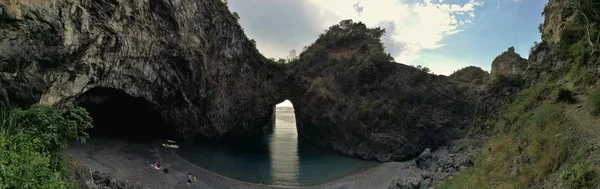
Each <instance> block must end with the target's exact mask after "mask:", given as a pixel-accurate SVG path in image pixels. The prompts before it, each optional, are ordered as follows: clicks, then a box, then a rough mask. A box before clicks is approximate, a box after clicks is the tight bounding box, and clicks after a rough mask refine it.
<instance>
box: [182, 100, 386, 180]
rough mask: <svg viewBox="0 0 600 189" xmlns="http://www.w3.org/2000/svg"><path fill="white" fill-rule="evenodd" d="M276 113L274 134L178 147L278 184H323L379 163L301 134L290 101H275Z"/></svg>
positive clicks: (215, 168)
mask: <svg viewBox="0 0 600 189" xmlns="http://www.w3.org/2000/svg"><path fill="white" fill-rule="evenodd" d="M276 117H277V118H276V121H275V128H274V130H273V134H271V135H268V136H265V137H264V138H260V139H253V140H248V141H236V142H198V143H188V144H181V148H180V150H178V152H177V153H178V154H179V155H180V156H181V157H183V158H184V159H186V160H188V161H190V162H191V163H194V164H196V165H198V166H200V167H202V168H204V169H207V170H209V171H212V172H215V173H217V174H220V175H223V176H226V177H229V178H233V179H236V180H241V181H246V182H252V183H262V184H269V185H279V186H314V185H319V184H323V183H327V182H329V181H333V180H337V179H340V178H343V177H344V176H347V175H351V174H355V173H358V172H361V171H364V170H367V169H369V168H371V167H374V166H376V165H378V163H377V162H373V161H364V160H361V159H358V158H353V157H348V156H345V155H342V154H338V153H335V152H333V151H331V150H328V149H324V148H321V147H318V146H315V145H313V144H310V143H308V142H307V141H305V140H303V139H301V138H299V137H298V133H297V132H296V122H295V117H294V110H293V108H291V107H277V111H276Z"/></svg>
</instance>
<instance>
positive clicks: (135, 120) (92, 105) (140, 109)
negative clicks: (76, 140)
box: [75, 87, 176, 141]
mask: <svg viewBox="0 0 600 189" xmlns="http://www.w3.org/2000/svg"><path fill="white" fill-rule="evenodd" d="M75 104H76V105H78V106H81V107H83V108H85V109H86V110H87V111H88V112H89V114H90V116H91V117H92V120H93V125H94V128H92V129H90V130H89V131H88V133H89V134H90V137H92V138H93V137H109V138H121V139H128V140H143V141H147V140H156V139H161V138H169V137H171V138H173V137H176V134H175V132H174V129H173V127H169V126H168V124H167V123H166V122H165V121H164V120H163V119H161V117H162V116H161V115H160V113H159V112H158V111H157V110H156V107H155V106H154V105H152V104H151V103H150V102H148V101H146V100H145V99H143V98H137V97H132V96H130V95H128V94H127V93H125V92H123V91H120V90H115V89H111V88H100V87H97V88H93V89H91V90H89V91H87V92H85V93H84V94H82V95H80V96H79V97H78V98H77V99H76V100H75Z"/></svg>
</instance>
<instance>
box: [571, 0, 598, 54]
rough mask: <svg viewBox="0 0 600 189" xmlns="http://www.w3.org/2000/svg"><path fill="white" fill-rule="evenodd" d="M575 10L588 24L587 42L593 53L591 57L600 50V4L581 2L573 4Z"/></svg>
mask: <svg viewBox="0 0 600 189" xmlns="http://www.w3.org/2000/svg"><path fill="white" fill-rule="evenodd" d="M572 6H573V7H574V8H575V10H576V11H577V13H579V14H580V15H581V16H582V17H583V18H584V20H585V22H586V26H585V27H586V34H585V35H586V36H585V38H586V40H587V42H588V45H590V47H591V49H592V51H591V52H590V54H591V55H593V54H594V53H596V52H598V51H599V50H600V49H599V47H600V29H599V27H600V26H599V24H600V2H598V1H597V0H580V1H575V2H573V4H572Z"/></svg>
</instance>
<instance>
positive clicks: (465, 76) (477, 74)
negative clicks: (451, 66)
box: [448, 66, 490, 85]
mask: <svg viewBox="0 0 600 189" xmlns="http://www.w3.org/2000/svg"><path fill="white" fill-rule="evenodd" d="M489 75H490V74H489V73H488V72H486V71H483V70H482V69H481V68H479V67H475V66H468V67H465V68H462V69H460V70H457V71H455V72H454V73H452V74H450V76H448V77H449V78H450V79H452V80H454V81H459V82H464V83H470V84H475V85H482V84H485V83H486V82H487V80H488V79H489Z"/></svg>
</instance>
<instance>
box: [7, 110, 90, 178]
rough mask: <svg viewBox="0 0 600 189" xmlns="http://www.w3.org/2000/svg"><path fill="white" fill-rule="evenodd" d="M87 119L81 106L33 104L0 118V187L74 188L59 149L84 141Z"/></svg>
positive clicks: (88, 117) (88, 125)
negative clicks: (71, 141)
mask: <svg viewBox="0 0 600 189" xmlns="http://www.w3.org/2000/svg"><path fill="white" fill-rule="evenodd" d="M90 127H91V118H90V116H89V115H88V113H87V112H86V111H85V110H84V109H83V108H75V107H68V108H64V109H61V108H55V107H50V106H42V105H36V106H33V107H31V108H29V109H26V110H21V109H15V110H10V111H4V112H3V113H2V117H1V118H0V167H1V168H0V188H76V185H75V184H74V182H72V181H71V179H70V178H69V176H68V173H67V169H66V167H65V159H64V157H63V156H62V155H61V154H60V152H59V150H61V149H63V148H65V147H67V143H68V141H70V140H79V141H82V142H84V141H85V139H86V138H87V137H88V135H87V134H86V133H85V132H84V130H85V129H87V128H90Z"/></svg>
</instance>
